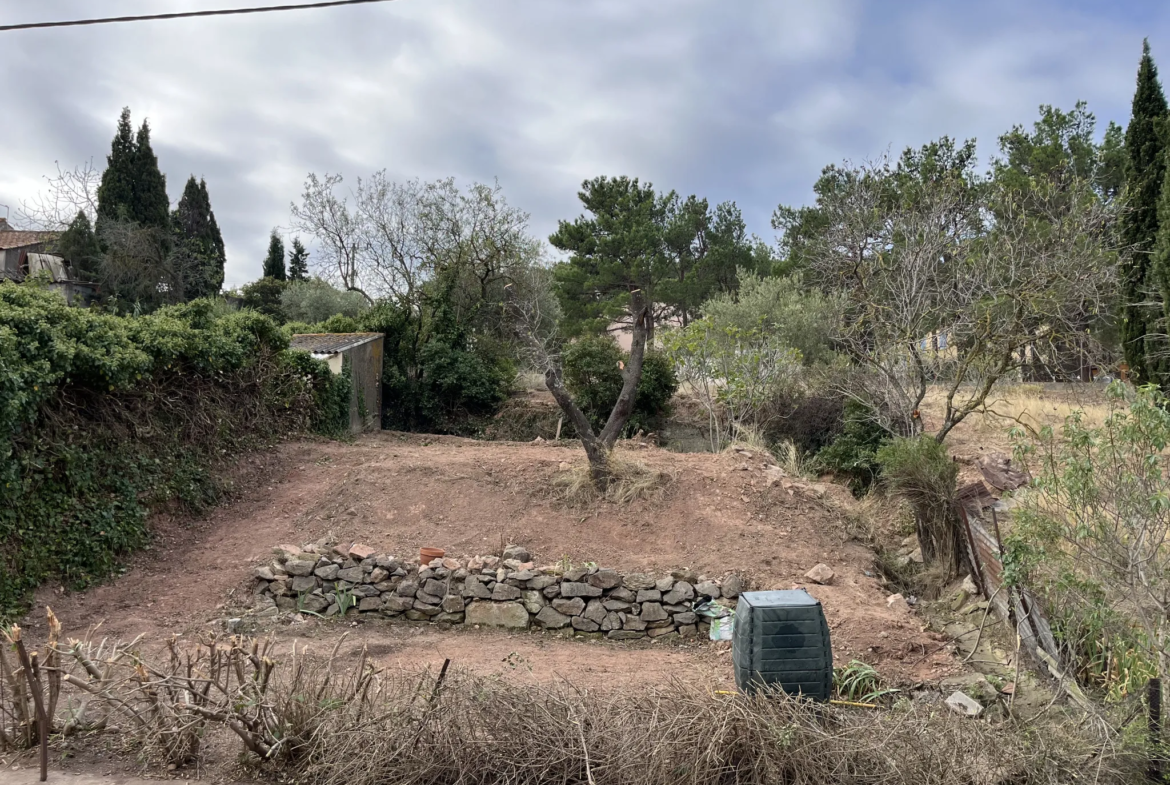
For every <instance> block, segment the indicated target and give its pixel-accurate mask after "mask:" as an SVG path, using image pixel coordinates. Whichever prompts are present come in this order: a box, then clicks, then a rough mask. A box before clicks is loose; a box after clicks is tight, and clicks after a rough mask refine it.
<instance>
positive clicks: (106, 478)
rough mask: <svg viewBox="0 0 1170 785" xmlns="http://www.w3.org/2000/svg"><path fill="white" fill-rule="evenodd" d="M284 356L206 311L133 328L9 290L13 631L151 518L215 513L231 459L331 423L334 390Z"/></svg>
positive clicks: (7, 538) (0, 472)
mask: <svg viewBox="0 0 1170 785" xmlns="http://www.w3.org/2000/svg"><path fill="white" fill-rule="evenodd" d="M286 346H287V342H286V340H285V339H284V337H283V335H282V334H281V332H280V331H279V329H278V328H277V327H276V325H275V324H273V323H272V322H271V321H270V320H269V319H267V318H265V317H263V316H261V315H259V314H256V313H252V312H248V311H243V312H238V313H233V314H230V315H227V316H224V315H222V314H220V313H219V312H218V309H217V307H216V305H215V303H213V302H211V301H208V300H198V301H194V302H191V303H188V304H185V305H179V306H172V307H167V308H162V309H160V310H158V311H157V312H155V313H153V314H151V315H149V316H143V317H121V316H116V315H113V314H109V313H101V312H97V311H93V310H86V309H79V308H70V307H68V306H67V305H66V304H65V302H64V300H63V299H62V298H60V297H59V296H57V295H55V294H52V293H49V292H47V291H43V290H40V289H37V288H35V287H26V286H17V285H15V284H12V283H8V282H5V283H0V488H3V491H4V499H5V504H4V505H3V507H2V508H0V541H3V542H4V543H5V548H4V549H2V550H0V615H3V614H7V613H10V612H14V611H16V610H18V609H19V606H20V604H21V603H22V601H23V600H24V598H25V597H26V595H27V592H29V591H30V590H31V589H33V588H34V587H35V586H36V585H38V584H39V583H40V582H41V581H43V580H46V579H48V578H58V579H60V580H62V581H64V582H65V583H66V584H67V585H69V586H73V587H78V586H84V585H86V584H87V583H89V582H91V581H93V580H96V579H99V578H101V577H103V576H105V575H108V574H110V573H111V572H112V571H114V570H115V569H116V568H117V565H118V561H119V559H120V558H121V557H122V556H123V555H125V554H126V553H128V552H129V551H131V550H133V549H134V548H137V547H140V546H141V545H142V544H144V543H145V542H146V540H147V537H148V533H147V529H146V516H147V513H148V512H149V510H150V509H151V508H152V507H154V506H157V505H160V504H166V503H170V504H175V505H178V506H180V507H183V508H188V509H195V510H198V509H201V508H203V507H206V506H207V505H209V504H211V503H214V501H215V500H216V498H217V497H218V494H219V491H220V486H219V484H218V482H217V481H216V480H215V477H214V475H213V472H212V467H213V466H214V465H215V464H216V463H217V462H218V461H220V460H222V458H223V457H224V455H225V454H231V453H233V452H236V451H238V450H241V449H246V448H248V447H249V446H252V445H256V444H260V443H263V442H264V441H265V440H267V439H269V438H271V437H273V436H275V435H277V434H280V433H287V432H288V431H289V430H296V429H300V428H307V427H310V426H311V425H312V424H313V421H314V420H315V419H320V417H319V415H318V414H317V410H316V408H315V405H314V402H315V400H316V399H318V398H326V397H328V395H329V394H330V393H329V389H328V386H327V385H326V383H327V382H328V384H332V376H331V374H329V371H328V368H327V367H326V366H325V365H324V364H323V363H320V362H317V361H315V360H312V358H310V357H308V356H307V355H302V358H303V359H300V358H297V359H294V358H293V357H292V355H293V354H294V353H290V352H287V351H286V350H285V347H286ZM346 406H347V412H348V393H347V394H346Z"/></svg>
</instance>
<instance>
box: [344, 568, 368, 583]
mask: <svg viewBox="0 0 1170 785" xmlns="http://www.w3.org/2000/svg"><path fill="white" fill-rule="evenodd" d="M365 577H366V573H365V570H363V569H362V568H361V567H346V568H345V569H344V570H338V571H337V579H338V580H339V581H349V582H350V583H361V582H362V579H363V578H365Z"/></svg>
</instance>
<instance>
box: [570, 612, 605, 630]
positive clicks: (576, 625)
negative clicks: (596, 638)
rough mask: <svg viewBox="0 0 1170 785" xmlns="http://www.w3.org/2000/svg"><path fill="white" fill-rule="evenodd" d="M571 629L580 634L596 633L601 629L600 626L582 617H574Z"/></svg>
mask: <svg viewBox="0 0 1170 785" xmlns="http://www.w3.org/2000/svg"><path fill="white" fill-rule="evenodd" d="M573 629H574V630H578V631H580V632H597V631H598V630H600V629H601V625H600V624H598V623H597V622H595V621H590V620H589V619H586V618H585V617H584V616H574V617H573Z"/></svg>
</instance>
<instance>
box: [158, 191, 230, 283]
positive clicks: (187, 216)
mask: <svg viewBox="0 0 1170 785" xmlns="http://www.w3.org/2000/svg"><path fill="white" fill-rule="evenodd" d="M171 221H172V224H173V225H174V233H175V245H176V246H177V247H179V248H182V249H183V250H184V251H185V252H186V253H187V254H189V255H190V256H191V257H192V258H193V261H194V263H193V264H191V265H190V267H189V269H187V270H184V272H185V275H184V278H185V280H184V282H183V284H184V285H183V295H184V297H186V298H187V299H196V298H199V297H210V296H212V295H214V294H216V293H218V292H219V289H220V287H221V286H223V267H224V262H225V259H226V254H225V251H224V245H223V235H221V234H220V231H219V224H218V223H216V220H215V213H214V212H213V211H212V209H211V196H210V195H209V194H208V193H207V183H206V182H205V181H203V180H199V181H198V182H196V181H195V176H194V175H192V176H191V178H190V179H189V180H187V185H186V186H185V187H184V188H183V196H182V198H181V199H179V204H178V206H177V207H176V208H175V212H174V214H173V215H172V216H171Z"/></svg>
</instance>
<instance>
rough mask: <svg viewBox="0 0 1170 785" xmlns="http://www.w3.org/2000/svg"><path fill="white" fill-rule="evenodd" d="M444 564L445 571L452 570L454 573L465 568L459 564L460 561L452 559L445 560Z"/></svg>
mask: <svg viewBox="0 0 1170 785" xmlns="http://www.w3.org/2000/svg"><path fill="white" fill-rule="evenodd" d="M442 564H443V567H444V568H445V569H447V570H450V571H451V572H454V571H455V570H458V569H459V568H460V567H462V566H463V565H462V564H460V563H459V560H458V559H452V558H451V557H447V558H446V559H443V561H442Z"/></svg>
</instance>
